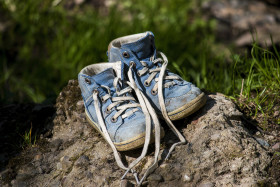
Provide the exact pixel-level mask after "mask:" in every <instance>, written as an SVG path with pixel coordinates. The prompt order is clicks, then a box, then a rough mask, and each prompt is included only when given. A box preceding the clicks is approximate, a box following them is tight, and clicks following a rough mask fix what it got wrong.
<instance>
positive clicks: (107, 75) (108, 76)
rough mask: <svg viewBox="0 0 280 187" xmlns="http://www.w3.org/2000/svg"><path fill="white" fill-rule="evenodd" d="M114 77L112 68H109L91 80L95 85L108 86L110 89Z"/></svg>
mask: <svg viewBox="0 0 280 187" xmlns="http://www.w3.org/2000/svg"><path fill="white" fill-rule="evenodd" d="M115 77H116V76H115V73H114V70H113V68H109V69H106V70H105V71H103V72H101V73H99V74H97V75H95V76H94V77H93V78H94V81H95V82H96V83H97V84H99V85H105V86H108V87H109V88H112V87H113V83H114V78H115Z"/></svg>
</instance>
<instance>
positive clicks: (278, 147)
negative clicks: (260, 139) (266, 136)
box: [271, 142, 280, 150]
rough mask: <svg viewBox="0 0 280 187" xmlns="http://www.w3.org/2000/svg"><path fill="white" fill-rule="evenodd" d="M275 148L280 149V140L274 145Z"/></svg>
mask: <svg viewBox="0 0 280 187" xmlns="http://www.w3.org/2000/svg"><path fill="white" fill-rule="evenodd" d="M271 148H272V149H274V150H278V149H280V142H278V143H276V144H275V145H274V146H272V147H271Z"/></svg>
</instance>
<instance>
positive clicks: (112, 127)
mask: <svg viewBox="0 0 280 187" xmlns="http://www.w3.org/2000/svg"><path fill="white" fill-rule="evenodd" d="M121 66H122V63H121V62H114V63H99V64H93V65H90V66H87V67H85V68H84V69H82V70H81V72H80V73H79V75H78V79H79V85H80V88H81V91H82V96H83V100H84V105H85V112H86V116H87V119H88V121H89V122H90V124H91V125H92V126H93V127H94V128H95V129H97V130H98V131H99V132H100V134H101V135H102V136H103V137H104V138H105V139H106V141H107V142H108V143H109V145H110V146H111V148H112V150H113V152H114V156H115V159H116V161H117V164H118V166H119V167H120V168H122V169H125V170H126V172H125V174H124V176H123V177H122V179H123V178H124V177H125V176H126V174H127V173H128V172H132V173H133V174H134V176H135V178H136V181H137V183H138V184H141V183H142V182H143V180H144V179H145V178H146V177H147V176H148V175H149V174H150V173H151V172H152V171H154V170H155V168H156V167H157V163H158V156H159V150H160V138H162V137H163V136H164V131H163V128H162V127H161V126H160V123H159V121H158V118H157V115H156V113H155V111H154V109H153V108H152V106H151V105H150V103H149V101H148V99H147V98H146V97H145V96H144V94H143V93H142V92H140V90H139V89H137V87H136V84H135V83H133V84H132V83H130V82H128V81H125V80H121V79H120V77H123V76H124V75H123V74H124V71H123V69H122V68H121ZM127 84H128V85H127ZM132 87H134V88H135V89H132ZM133 91H135V92H134V94H135V95H136V96H137V101H136V99H135V97H134V96H133V94H131V92H133ZM151 142H155V159H154V163H153V164H152V165H151V166H150V167H149V168H148V169H147V170H146V172H145V174H144V176H143V177H142V179H141V180H139V179H138V177H137V173H136V172H135V171H134V170H133V169H132V168H133V167H135V166H136V165H137V164H138V163H139V162H140V161H141V160H142V159H143V158H144V157H145V155H146V154H147V150H148V145H149V143H151ZM138 147H143V149H142V153H141V155H140V156H139V157H138V158H137V159H135V160H134V161H133V162H131V163H130V164H129V165H128V166H127V167H126V166H125V165H124V164H123V163H122V160H121V158H120V156H119V154H118V152H117V151H127V150H132V149H135V148H138Z"/></svg>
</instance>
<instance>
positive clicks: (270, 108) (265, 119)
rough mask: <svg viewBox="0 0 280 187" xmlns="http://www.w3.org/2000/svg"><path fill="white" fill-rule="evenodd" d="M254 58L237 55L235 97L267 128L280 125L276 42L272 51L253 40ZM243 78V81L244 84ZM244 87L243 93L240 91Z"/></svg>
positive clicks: (278, 58)
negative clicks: (254, 42)
mask: <svg viewBox="0 0 280 187" xmlns="http://www.w3.org/2000/svg"><path fill="white" fill-rule="evenodd" d="M250 56H251V57H250V58H246V57H244V59H242V60H241V58H240V57H239V56H234V60H235V65H234V74H233V76H234V78H233V85H234V86H235V89H234V90H235V92H234V93H233V94H232V96H233V98H234V99H235V100H236V102H237V103H238V104H239V106H240V107H241V109H242V110H243V111H244V112H245V113H247V114H248V115H249V116H251V117H252V118H253V119H255V120H257V121H258V122H259V125H260V126H261V127H262V128H263V129H264V130H267V129H268V128H273V127H274V128H275V125H279V117H280V115H278V114H276V113H277V112H279V111H280V107H279V106H280V105H279V104H280V94H279V93H280V63H279V62H280V55H279V51H278V50H277V49H276V47H275V45H274V49H273V50H271V51H269V50H267V49H264V48H260V47H259V46H258V45H256V44H253V46H252V50H251V54H250ZM242 82H243V84H242ZM238 90H240V94H238Z"/></svg>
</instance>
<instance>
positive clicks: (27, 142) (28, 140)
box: [21, 124, 36, 149]
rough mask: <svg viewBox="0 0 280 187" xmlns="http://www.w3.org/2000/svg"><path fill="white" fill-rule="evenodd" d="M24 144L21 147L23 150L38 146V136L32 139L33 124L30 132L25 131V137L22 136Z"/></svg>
mask: <svg viewBox="0 0 280 187" xmlns="http://www.w3.org/2000/svg"><path fill="white" fill-rule="evenodd" d="M21 137H22V139H23V142H22V145H21V148H22V149H25V148H27V147H33V146H35V145H36V135H35V136H34V138H32V124H31V128H30V130H29V131H25V133H24V135H21Z"/></svg>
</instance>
